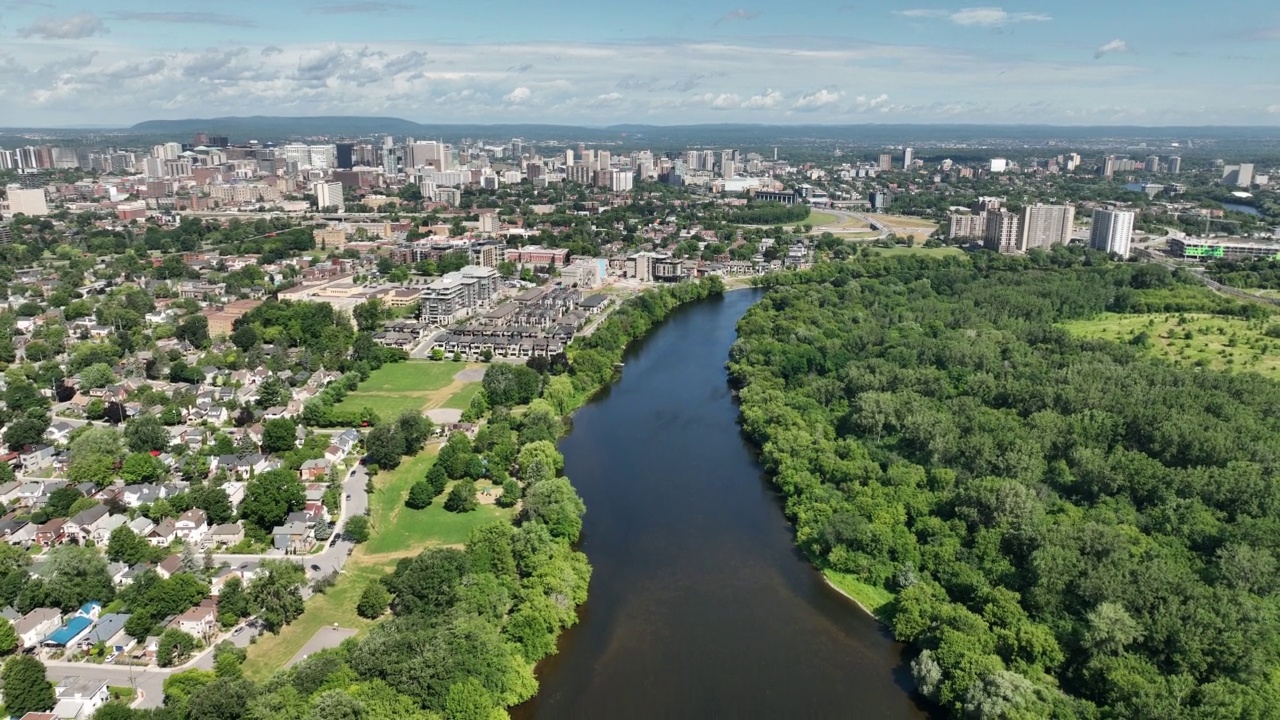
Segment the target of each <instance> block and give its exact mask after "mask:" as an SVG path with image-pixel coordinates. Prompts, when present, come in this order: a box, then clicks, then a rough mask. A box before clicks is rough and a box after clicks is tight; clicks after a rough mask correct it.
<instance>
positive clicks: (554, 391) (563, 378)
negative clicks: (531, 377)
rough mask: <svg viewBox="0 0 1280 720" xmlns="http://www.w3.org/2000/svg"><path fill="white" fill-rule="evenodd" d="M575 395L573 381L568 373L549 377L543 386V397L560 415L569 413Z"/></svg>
mask: <svg viewBox="0 0 1280 720" xmlns="http://www.w3.org/2000/svg"><path fill="white" fill-rule="evenodd" d="M573 395H574V392H573V381H572V380H570V379H569V376H567V375H555V376H553V377H551V378H548V379H547V384H546V386H545V387H543V388H542V399H543V400H546V401H547V402H549V403H551V407H553V408H555V410H556V412H557V413H559V414H560V415H566V414H568V412H569V406H570V404H571V403H572V402H573Z"/></svg>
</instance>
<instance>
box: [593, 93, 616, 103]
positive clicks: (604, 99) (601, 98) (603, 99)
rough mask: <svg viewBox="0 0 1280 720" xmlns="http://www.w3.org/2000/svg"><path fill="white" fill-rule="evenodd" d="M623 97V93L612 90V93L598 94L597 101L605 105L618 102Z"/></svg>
mask: <svg viewBox="0 0 1280 720" xmlns="http://www.w3.org/2000/svg"><path fill="white" fill-rule="evenodd" d="M621 99H622V93H616V92H611V93H605V94H603V95H598V96H597V97H596V102H597V103H601V104H603V105H611V104H613V103H616V102H618V101H619V100H621Z"/></svg>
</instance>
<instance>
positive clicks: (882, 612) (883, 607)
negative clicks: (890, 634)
mask: <svg viewBox="0 0 1280 720" xmlns="http://www.w3.org/2000/svg"><path fill="white" fill-rule="evenodd" d="M822 574H823V575H824V576H825V577H826V578H827V582H829V583H831V584H832V585H833V586H834V587H835V588H836V589H837V590H839V591H840V592H842V593H844V594H845V595H848V596H849V597H850V598H852V599H853V601H854V602H856V603H858V604H859V605H861V606H862V607H863V608H864V609H866V611H867V612H869V613H871V614H872V615H874V616H875V617H876V618H877V619H879V620H882V621H885V622H888V619H889V618H888V617H887V614H888V609H889V603H891V602H893V593H891V592H889V591H888V590H885V589H884V588H878V587H873V586H871V585H868V584H866V583H864V582H862V581H861V580H859V579H857V578H855V577H854V576H852V575H850V574H848V573H842V572H840V571H838V570H823V571H822Z"/></svg>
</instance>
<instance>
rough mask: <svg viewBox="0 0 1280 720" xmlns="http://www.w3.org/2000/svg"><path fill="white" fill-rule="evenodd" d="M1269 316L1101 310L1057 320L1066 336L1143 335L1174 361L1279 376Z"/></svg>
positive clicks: (1123, 338) (1279, 347)
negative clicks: (1090, 315) (1080, 317)
mask: <svg viewBox="0 0 1280 720" xmlns="http://www.w3.org/2000/svg"><path fill="white" fill-rule="evenodd" d="M1274 324H1275V321H1274V320H1272V319H1265V318H1264V319H1261V320H1245V319H1243V318H1234V317H1225V316H1221V315H1207V314H1194V313H1148V314H1140V315H1119V314H1115V313H1103V314H1102V315H1099V316H1098V317H1096V318H1094V319H1092V320H1073V321H1071V322H1067V323H1062V327H1064V328H1066V329H1067V330H1068V331H1070V332H1071V333H1072V334H1074V335H1077V336H1080V337H1086V338H1102V339H1106V340H1114V341H1116V342H1130V341H1132V340H1133V339H1134V338H1135V336H1137V335H1139V334H1140V333H1144V332H1145V333H1146V334H1147V347H1148V348H1149V349H1150V350H1151V351H1152V352H1154V353H1157V354H1159V355H1162V356H1164V357H1165V358H1167V359H1169V360H1171V361H1173V362H1175V363H1178V364H1180V365H1191V366H1194V367H1205V368H1210V369H1214V370H1227V369H1234V370H1249V371H1254V372H1257V373H1260V374H1262V375H1266V376H1268V377H1273V378H1280V339H1276V338H1272V337H1268V336H1267V335H1266V330H1267V328H1268V327H1270V326H1272V325H1274Z"/></svg>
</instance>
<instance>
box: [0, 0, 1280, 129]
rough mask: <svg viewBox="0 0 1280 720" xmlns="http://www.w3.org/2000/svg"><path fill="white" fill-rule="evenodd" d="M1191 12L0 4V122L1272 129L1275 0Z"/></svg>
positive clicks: (1278, 73) (886, 5) (1193, 6)
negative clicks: (385, 119) (372, 118)
mask: <svg viewBox="0 0 1280 720" xmlns="http://www.w3.org/2000/svg"><path fill="white" fill-rule="evenodd" d="M1228 7H1229V9H1228ZM108 8H109V9H108ZM210 8H216V9H210ZM1210 8H1211V6H1210V5H1207V4H1205V3H1203V2H1201V1H1198V2H1194V3H1193V2H1190V1H1189V0H1166V1H1165V2H1162V3H1154V2H1144V1H1140V0H1105V1H1104V0H1075V1H1073V2H1069V3H1068V2H1045V1H1043V0H1041V1H1034V0H1028V1H1026V2H1019V3H1003V4H998V5H997V4H985V3H983V2H982V0H978V1H977V2H949V3H948V2H936V1H935V2H913V1H912V0H881V1H880V2H869V1H867V0H852V1H851V2H846V1H843V0H811V1H809V2H801V3H780V2H777V0H774V1H773V2H769V3H763V2H760V3H748V2H746V1H745V0H735V1H734V2H729V3H723V2H715V1H712V2H701V3H696V2H688V0H684V1H682V2H675V1H673V0H649V1H647V2H640V3H637V2H626V3H619V2H600V1H596V2H584V1H582V0H558V1H557V2H528V1H525V2H510V1H508V0H471V1H470V2H449V3H445V2H435V1H430V2H396V1H391V0H387V1H376V0H375V1H367V2H359V1H355V2H343V1H342V0H316V1H315V2H311V3H298V2H292V1H281V0H276V1H274V2H249V1H248V0H223V1H222V2H220V3H211V2H199V3H197V2H184V1H183V0H169V1H168V2H165V3H160V2H156V1H153V2H140V1H138V0H112V1H111V2H109V3H102V2H96V3H89V2H76V1H74V0H0V38H3V40H0V98H3V102H0V126H14V125H84V124H91V123H103V124H131V123H134V122H138V121H141V120H146V119H153V118H181V117H208V116H214V115H250V114H269V115H325V114H352V115H395V116H399V117H404V118H407V119H410V120H417V121H422V122H480V123H495V122H551V123H571V124H587V125H603V124H610V123H617V122H634V123H655V124H676V123H705V122H753V123H779V124H788V123H810V122H814V123H868V122H878V123H897V122H912V123H929V122H979V123H1048V124H1062V125H1092V124H1122V125H1177V124H1192V125H1198V124H1229V125H1246V124H1249V125H1280V70H1277V68H1280V3H1276V2H1274V0H1233V2H1231V3H1229V6H1227V5H1220V6H1218V8H1219V9H1217V10H1211V9H1210Z"/></svg>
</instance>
